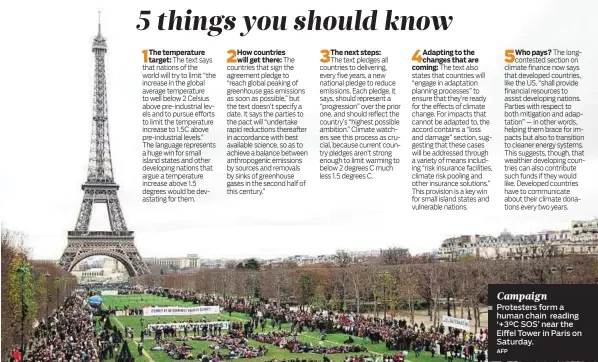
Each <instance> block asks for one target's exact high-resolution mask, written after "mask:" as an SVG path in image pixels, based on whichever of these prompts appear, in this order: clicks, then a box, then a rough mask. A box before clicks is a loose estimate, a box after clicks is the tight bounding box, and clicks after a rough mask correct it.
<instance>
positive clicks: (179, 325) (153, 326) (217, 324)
mask: <svg viewBox="0 0 598 362" xmlns="http://www.w3.org/2000/svg"><path fill="white" fill-rule="evenodd" d="M185 326H187V328H188V329H189V330H193V327H194V326H197V329H198V330H199V331H201V330H202V328H203V327H204V326H208V328H209V327H210V326H214V327H216V328H218V327H220V329H222V330H226V329H228V322H220V321H219V322H193V323H160V324H148V325H147V328H148V329H149V330H150V331H152V332H154V331H155V330H156V329H160V328H162V329H164V328H165V327H172V328H174V329H176V330H177V331H178V330H182V329H183V328H184V327H185Z"/></svg>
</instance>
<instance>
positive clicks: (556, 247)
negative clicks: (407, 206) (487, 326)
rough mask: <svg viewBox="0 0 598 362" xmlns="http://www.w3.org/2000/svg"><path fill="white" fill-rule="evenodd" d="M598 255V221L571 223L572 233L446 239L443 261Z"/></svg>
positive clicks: (440, 254) (547, 231)
mask: <svg viewBox="0 0 598 362" xmlns="http://www.w3.org/2000/svg"><path fill="white" fill-rule="evenodd" d="M571 254H578V255H593V256H598V219H593V220H586V221H572V222H571V229H570V230H543V231H540V232H537V233H533V234H517V235H514V234H511V233H509V232H508V231H506V230H505V231H503V232H502V233H500V235H498V236H496V237H494V236H480V235H462V236H458V237H453V238H449V239H446V240H444V241H443V242H442V243H441V246H440V249H438V252H437V254H436V255H437V258H438V259H440V260H456V259H458V258H460V257H478V258H488V259H524V260H525V259H532V258H537V257H542V256H551V255H571Z"/></svg>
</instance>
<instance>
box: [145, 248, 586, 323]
mask: <svg viewBox="0 0 598 362" xmlns="http://www.w3.org/2000/svg"><path fill="white" fill-rule="evenodd" d="M394 257H396V255H395V256H392V257H391V259H393V260H394ZM251 264H253V263H251ZM597 277H598V261H597V260H596V259H593V258H588V257H583V256H571V257H565V256H559V257H550V258H538V259H532V260H525V261H524V260H488V259H476V258H470V259H466V260H461V261H457V262H446V263H434V262H422V261H421V260H420V261H419V262H417V263H415V262H406V263H388V262H376V263H363V262H360V263H355V262H352V261H351V259H350V258H348V257H347V256H346V255H345V254H343V253H342V252H340V253H338V254H337V257H336V261H335V262H334V263H329V264H316V265H310V266H302V267H299V266H297V265H296V264H292V263H288V264H284V265H280V266H277V267H271V266H262V267H261V268H257V269H256V268H246V267H245V268H240V267H236V268H224V269H200V270H198V271H197V272H195V273H186V274H183V273H179V274H170V275H160V276H144V277H139V278H137V279H136V280H134V283H138V284H142V285H160V286H163V287H165V288H176V289H187V290H195V291H198V292H203V293H210V294H212V293H214V294H218V295H223V296H243V297H254V298H264V299H272V300H275V301H277V302H279V303H283V304H284V303H290V304H295V305H299V306H300V307H301V308H304V307H306V306H315V307H317V308H323V309H324V308H326V309H333V310H339V311H354V312H360V313H363V312H370V313H376V314H378V313H380V312H382V313H384V314H386V313H389V314H390V315H394V314H395V313H396V312H397V311H403V312H406V313H407V315H408V319H410V320H411V322H413V320H414V313H415V311H416V310H418V309H426V310H427V314H428V316H429V318H430V321H431V322H432V323H433V324H434V325H438V324H440V321H441V320H442V314H443V313H445V312H446V308H447V307H448V306H449V305H450V307H451V312H452V315H453V316H458V317H465V318H467V317H469V318H471V319H472V320H473V321H475V324H476V328H477V327H478V326H479V325H480V314H481V312H482V311H483V307H485V306H486V304H487V300H488V284H523V283H528V284H546V283H574V284H581V283H595V282H596V280H597V279H596V278H597Z"/></svg>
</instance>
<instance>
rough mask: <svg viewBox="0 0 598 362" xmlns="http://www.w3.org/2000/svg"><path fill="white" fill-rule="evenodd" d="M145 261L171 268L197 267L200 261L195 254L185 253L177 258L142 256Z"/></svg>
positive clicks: (152, 264)
mask: <svg viewBox="0 0 598 362" xmlns="http://www.w3.org/2000/svg"><path fill="white" fill-rule="evenodd" d="M143 260H144V261H145V263H146V264H147V265H148V266H149V267H151V266H159V267H162V268H171V269H177V270H181V269H199V267H200V262H199V256H198V255H197V254H187V256H186V257H182V258H181V257H179V258H144V259H143Z"/></svg>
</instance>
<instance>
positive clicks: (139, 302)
mask: <svg viewBox="0 0 598 362" xmlns="http://www.w3.org/2000/svg"><path fill="white" fill-rule="evenodd" d="M102 298H103V299H104V306H105V307H112V308H115V307H116V308H122V307H123V306H125V305H127V306H129V307H131V308H138V307H142V306H185V305H186V306H192V305H193V304H192V303H189V302H181V301H176V300H173V299H168V298H164V297H157V296H153V295H128V296H127V295H124V296H104V297H102ZM200 318H203V315H202V316H192V318H191V319H192V320H194V321H199V320H200ZM206 318H207V319H208V320H217V319H219V318H220V320H227V321H234V320H249V317H248V316H247V315H245V314H242V313H232V314H231V315H230V316H229V314H228V313H226V314H220V315H206ZM143 319H144V322H145V324H146V325H147V324H151V323H155V322H157V321H160V322H162V323H165V322H166V323H167V322H173V321H175V320H176V321H178V322H182V321H188V320H189V317H188V316H178V317H176V318H175V317H172V316H168V317H166V316H162V317H143ZM111 320H112V324H113V325H116V326H117V327H118V328H120V329H121V330H124V327H125V326H129V327H131V328H133V330H134V331H135V342H137V343H138V342H139V340H140V336H139V332H140V330H141V316H113V317H111ZM282 329H283V330H289V329H290V325H288V324H283V326H282ZM271 330H272V327H271V325H270V323H267V325H266V329H265V332H268V331H271ZM257 331H260V332H261V329H259V330H257ZM299 339H300V340H301V341H302V342H306V343H312V344H313V345H319V344H320V342H321V341H320V334H319V333H318V332H303V333H301V334H300V335H299ZM346 339H347V335H345V334H339V333H337V334H329V335H328V336H327V340H326V341H323V342H322V343H323V345H325V346H335V345H340V344H343V342H344V341H345V340H346ZM353 339H354V340H355V344H358V345H360V346H365V347H367V349H368V351H369V352H368V353H361V355H368V354H369V355H374V356H379V355H381V354H384V353H388V351H387V350H386V346H385V345H384V344H383V343H381V344H371V343H369V342H368V343H366V342H364V340H363V339H362V338H359V337H353ZM153 342H154V341H153V336H151V337H150V338H146V339H145V341H144V344H143V346H144V355H143V356H139V355H138V353H137V350H136V345H135V344H133V343H130V344H129V347H130V348H131V352H133V354H134V355H135V357H136V360H137V361H150V362H151V361H156V362H162V361H164V362H166V361H172V360H173V359H172V358H171V357H170V356H168V355H167V354H166V353H165V352H163V351H150V348H151V347H152V345H153ZM175 343H177V344H180V343H182V342H175ZM186 343H187V344H189V345H191V346H192V347H193V350H192V353H193V355H194V356H196V355H197V354H198V353H201V352H202V351H204V350H205V351H206V352H207V353H210V352H211V350H210V348H209V345H210V344H211V342H204V341H188V342H186ZM249 344H250V345H253V346H259V345H260V344H261V343H259V342H256V341H253V340H249ZM262 345H264V346H266V347H268V353H267V355H266V356H264V357H260V358H252V359H250V360H251V361H255V362H260V361H269V360H272V359H275V358H276V359H278V361H281V360H285V359H287V360H288V359H290V358H300V359H313V360H318V361H321V360H322V357H323V355H322V354H313V353H295V354H293V353H291V352H289V351H287V350H283V349H280V348H277V347H275V346H272V345H266V344H262ZM391 353H392V352H391ZM347 355H357V353H349V354H331V355H328V357H329V358H331V359H332V360H333V361H335V362H338V361H342V360H343V358H344V357H345V356H347ZM407 360H408V361H412V362H441V361H443V360H444V358H443V357H434V358H432V357H431V356H430V354H429V353H427V352H426V353H422V355H420V356H419V357H417V358H416V357H415V353H414V352H410V353H409V355H408V356H407Z"/></svg>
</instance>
